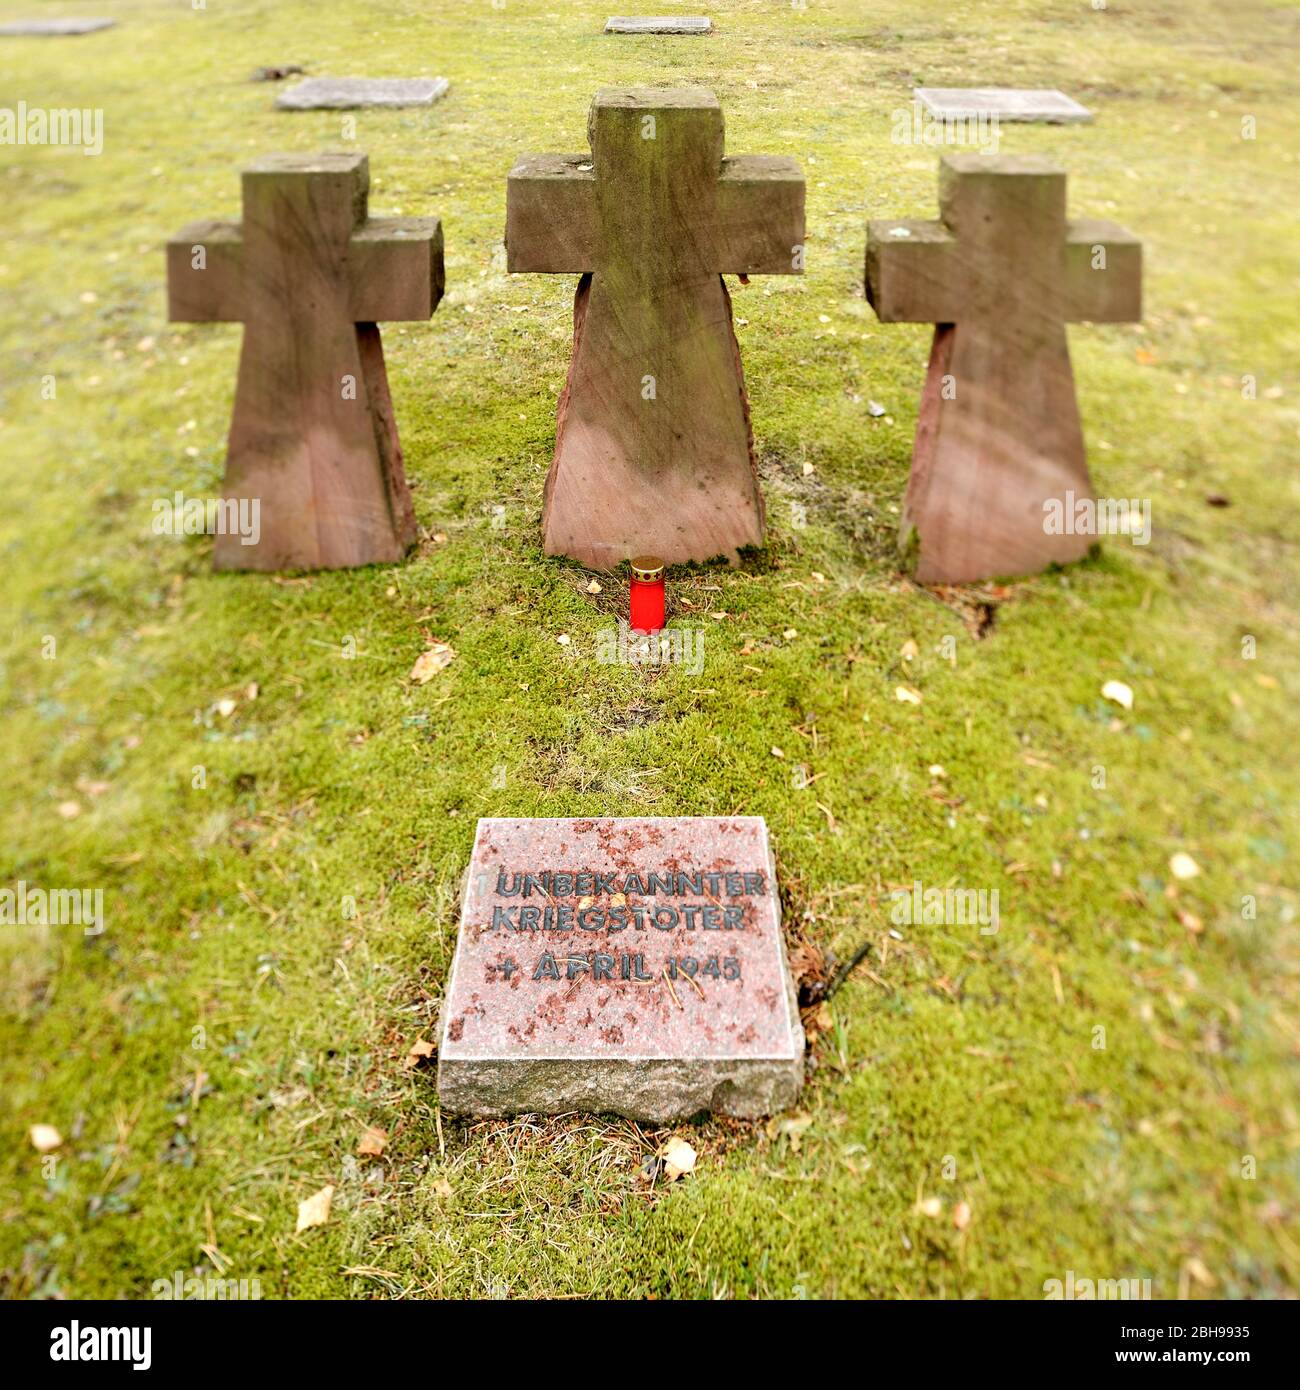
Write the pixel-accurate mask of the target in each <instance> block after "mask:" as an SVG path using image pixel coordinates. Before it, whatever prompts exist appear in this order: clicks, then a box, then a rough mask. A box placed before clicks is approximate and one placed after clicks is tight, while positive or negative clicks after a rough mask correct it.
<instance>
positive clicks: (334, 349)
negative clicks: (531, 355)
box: [167, 154, 443, 570]
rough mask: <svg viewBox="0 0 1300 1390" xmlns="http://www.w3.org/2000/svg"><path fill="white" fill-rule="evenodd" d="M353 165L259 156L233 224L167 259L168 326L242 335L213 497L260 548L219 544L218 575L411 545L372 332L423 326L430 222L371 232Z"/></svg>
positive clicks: (358, 162) (379, 224)
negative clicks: (388, 323)
mask: <svg viewBox="0 0 1300 1390" xmlns="http://www.w3.org/2000/svg"><path fill="white" fill-rule="evenodd" d="M369 183H370V175H369V169H368V165H367V161H366V156H365V155H363V154H321V155H312V156H303V155H272V156H269V157H267V158H265V159H261V160H259V161H258V162H257V163H256V164H254V165H253V166H252V167H251V168H249V169H246V170H244V173H243V196H244V220H243V222H242V223H230V222H196V223H193V224H192V225H190V226H188V227H186V228H185V229H184V230H183V231H181V232H180V233H178V234H177V235H176V236H175V237H174V238H173V239H172V240H171V241H170V242H169V243H168V245H167V281H168V290H169V296H170V306H169V308H170V317H171V319H172V320H173V321H176V322H181V323H204V322H210V321H214V320H215V321H218V322H225V323H231V322H242V323H243V324H244V325H245V327H244V345H243V350H242V352H241V354H240V359H239V379H238V385H237V387H236V390H235V409H234V415H233V418H232V420H231V424H230V441H229V449H228V454H227V459H226V477H225V484H224V488H223V491H224V495H225V497H226V498H227V499H228V500H231V499H239V500H245V499H246V500H249V501H253V500H256V501H257V503H258V505H259V508H260V513H261V538H260V541H259V542H258V543H257V544H256V545H251V546H250V545H245V544H243V543H242V540H241V537H240V536H238V535H230V534H224V535H223V534H218V536H217V537H216V544H215V552H214V562H215V564H216V567H217V568H218V569H257V570H280V569H331V568H336V567H340V566H348V565H368V564H374V563H377V562H381V561H392V560H399V559H400V558H401V557H402V555H403V554H404V553H405V552H406V550H407V548H408V547H409V546H410V545H411V543H412V542H413V541H414V540H415V537H416V527H415V516H414V513H413V511H412V508H411V498H410V493H409V492H408V490H407V486H406V475H405V472H404V471H403V468H402V451H401V446H400V445H399V443H398V439H397V424H396V421H395V419H394V416H393V407H392V402H391V400H390V398H389V395H388V378H387V375H386V373H385V371H384V352H383V346H382V344H381V342H380V337H379V329H378V327H377V325H378V323H379V322H381V321H383V320H389V319H427V318H428V317H429V316H430V315H431V314H432V313H433V311H434V308H435V307H436V305H437V303H438V301H439V299H440V298H441V297H442V289H443V265H442V228H441V225H440V224H439V222H438V220H437V219H436V218H427V217H395V218H370V217H368V216H367V213H366V200H367V193H368V189H369Z"/></svg>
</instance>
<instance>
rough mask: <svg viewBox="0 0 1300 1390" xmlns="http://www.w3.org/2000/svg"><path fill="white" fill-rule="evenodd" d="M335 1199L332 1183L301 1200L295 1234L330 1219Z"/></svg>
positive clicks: (321, 1224) (320, 1224)
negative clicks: (331, 1207)
mask: <svg viewBox="0 0 1300 1390" xmlns="http://www.w3.org/2000/svg"><path fill="white" fill-rule="evenodd" d="M333 1201H334V1184H333V1183H330V1185H329V1186H328V1187H322V1188H321V1190H320V1191H319V1192H316V1193H313V1194H312V1196H310V1197H307V1198H306V1199H304V1200H303V1201H301V1202H299V1203H298V1225H297V1228H296V1229H295V1231H294V1234H295V1235H297V1234H298V1232H300V1231H306V1230H309V1229H310V1228H311V1227H312V1226H323V1225H324V1224H325V1223H326V1222H327V1221H328V1220H329V1219H330V1206H331V1204H332V1203H333Z"/></svg>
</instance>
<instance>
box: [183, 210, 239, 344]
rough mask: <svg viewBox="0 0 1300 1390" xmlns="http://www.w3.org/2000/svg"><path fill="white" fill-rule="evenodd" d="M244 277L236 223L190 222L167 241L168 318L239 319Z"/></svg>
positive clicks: (190, 320)
mask: <svg viewBox="0 0 1300 1390" xmlns="http://www.w3.org/2000/svg"><path fill="white" fill-rule="evenodd" d="M243 282H244V242H243V234H242V233H241V231H240V227H239V223H238V222H191V223H190V225H189V226H188V227H182V228H181V230H180V231H179V232H177V233H176V235H175V236H174V237H172V239H171V240H170V241H169V242H168V243H167V317H168V318H169V319H170V320H171V321H172V322H173V323H238V322H239V321H240V320H241V319H242V318H243V303H242V300H243Z"/></svg>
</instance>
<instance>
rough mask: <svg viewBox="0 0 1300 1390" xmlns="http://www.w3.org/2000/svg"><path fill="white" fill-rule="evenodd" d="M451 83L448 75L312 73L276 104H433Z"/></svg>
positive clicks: (322, 107) (308, 107) (319, 107)
mask: <svg viewBox="0 0 1300 1390" xmlns="http://www.w3.org/2000/svg"><path fill="white" fill-rule="evenodd" d="M449 85H450V84H449V83H448V81H447V79H446V78H445V77H309V78H308V79H307V80H306V81H305V82H299V83H298V84H297V85H296V86H293V87H290V88H289V89H288V91H285V92H281V93H280V95H279V96H278V97H276V99H275V104H276V106H277V107H278V108H279V109H280V110H281V111H354V110H358V109H360V108H363V107H384V106H391V107H396V106H432V105H433V103H434V102H435V101H439V100H441V98H442V97H444V96H445V95H446V94H447V88H448V86H449Z"/></svg>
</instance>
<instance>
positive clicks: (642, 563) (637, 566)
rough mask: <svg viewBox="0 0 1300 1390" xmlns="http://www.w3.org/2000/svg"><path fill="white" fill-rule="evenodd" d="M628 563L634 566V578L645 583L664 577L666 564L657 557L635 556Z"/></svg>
mask: <svg viewBox="0 0 1300 1390" xmlns="http://www.w3.org/2000/svg"><path fill="white" fill-rule="evenodd" d="M628 563H629V564H630V565H631V566H632V578H633V579H640V580H642V581H643V582H644V581H648V580H653V579H662V578H663V577H664V562H663V561H662V560H661V559H660V558H659V557H658V556H657V555H634V556H633V557H632V559H631V560H630V561H628Z"/></svg>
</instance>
